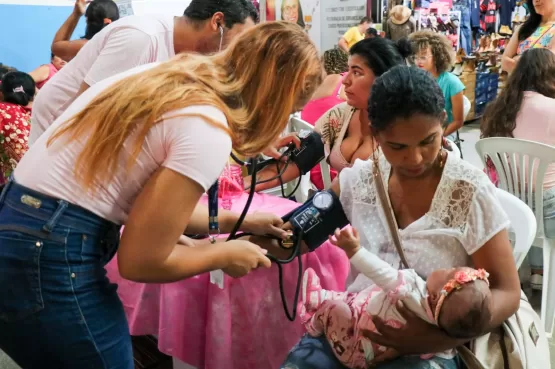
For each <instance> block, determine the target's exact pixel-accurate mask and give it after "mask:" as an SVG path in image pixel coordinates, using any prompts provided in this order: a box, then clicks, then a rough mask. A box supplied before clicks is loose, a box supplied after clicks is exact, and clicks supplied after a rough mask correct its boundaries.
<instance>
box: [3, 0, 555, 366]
mask: <svg viewBox="0 0 555 369" xmlns="http://www.w3.org/2000/svg"><path fill="white" fill-rule="evenodd" d="M284 4H285V2H284ZM288 6H289V5H288ZM529 6H530V8H531V13H532V14H535V16H534V17H531V18H530V19H529V21H527V22H528V23H525V25H524V26H523V29H525V30H526V31H525V34H526V35H528V36H530V35H532V36H530V37H533V35H534V34H535V33H534V32H535V31H534V29H533V28H534V27H536V28H538V27H543V26H545V25H546V24H548V23H549V24H555V1H554V0H550V1H544V2H543V3H542V5H541V7H539V8H538V9H535V8H534V4H529ZM294 13H295V9H294V8H291V9H287V11H286V10H284V9H282V14H294ZM83 15H84V16H85V17H86V18H87V30H86V34H85V35H84V37H83V38H82V39H80V40H74V41H70V39H71V35H72V33H73V31H74V29H75V27H76V24H77V22H78V20H79V18H80V17H81V16H83ZM118 18H119V14H118V12H117V6H116V4H115V3H114V2H113V1H111V0H94V1H92V2H91V3H90V4H88V7H87V2H86V1H85V0H77V1H76V4H75V9H74V11H73V13H72V14H71V15H70V17H69V18H68V19H67V20H66V22H65V23H64V24H63V25H62V27H61V28H60V30H59V31H58V33H57V34H56V36H55V38H54V40H53V43H52V54H51V64H48V65H43V66H41V67H39V68H38V69H36V70H35V71H33V72H31V73H29V74H27V73H24V72H21V71H17V70H15V69H14V68H11V67H7V66H4V65H0V80H1V85H0V87H1V94H0V143H1V148H2V151H1V154H0V170H1V171H2V177H3V181H4V185H3V187H2V192H1V195H0V332H2V333H1V334H0V349H2V350H3V351H5V352H6V353H7V354H8V355H9V356H10V357H12V358H13V359H14V361H15V362H17V363H18V364H19V365H20V366H21V367H23V368H29V369H34V368H41V369H44V368H91V369H92V368H94V369H98V368H106V369H111V368H114V369H115V368H125V369H132V368H133V367H134V363H133V350H132V344H131V339H130V335H129V328H128V323H127V319H126V315H125V312H124V309H123V305H122V303H121V301H120V299H119V297H118V294H117V292H116V288H114V285H113V284H112V283H110V281H109V280H108V278H107V277H106V272H105V270H104V267H105V265H106V264H107V263H108V262H109V261H110V260H111V259H112V257H113V256H114V255H115V254H116V252H117V255H118V268H119V272H120V274H121V275H122V276H123V277H124V278H126V279H129V280H132V281H137V282H143V283H169V282H174V281H180V280H183V279H186V278H190V277H193V276H196V275H199V274H202V273H207V272H210V271H214V270H223V272H224V273H225V274H227V275H228V276H230V277H233V278H240V277H242V276H245V275H247V274H249V273H256V270H257V269H259V268H270V267H271V266H272V264H271V262H270V259H269V258H268V257H267V253H268V252H270V253H274V252H275V251H276V250H278V249H279V245H278V244H277V243H278V241H277V240H276V239H275V238H274V239H271V238H268V237H265V236H267V235H273V236H275V237H276V238H278V239H284V238H286V237H287V235H288V233H287V231H286V229H287V224H284V222H283V220H282V219H281V218H280V217H279V216H277V215H275V214H271V213H254V214H249V215H248V216H247V219H246V221H245V222H244V223H243V226H242V230H243V231H246V232H249V233H252V234H253V235H252V236H249V237H247V238H242V239H239V240H233V241H227V242H224V240H220V239H216V238H212V237H210V238H207V239H204V240H196V239H192V238H189V237H187V236H184V230H185V234H201V233H209V229H208V222H207V219H208V218H209V212H208V209H207V207H206V206H204V205H201V204H199V200H200V199H201V196H202V195H203V194H204V193H205V192H206V191H207V190H208V189H209V188H210V187H211V186H212V184H213V183H214V182H215V181H216V180H217V179H218V177H219V175H220V173H221V172H222V170H223V169H224V167H225V165H226V163H227V161H228V159H229V155H230V153H231V152H232V151H233V152H235V153H237V154H238V155H241V156H244V157H250V156H256V155H259V154H261V153H278V152H277V151H276V150H277V149H279V148H281V147H283V146H286V145H289V144H291V143H292V142H295V143H298V139H297V138H296V137H293V136H288V137H286V138H281V136H282V133H283V131H284V129H285V128H286V126H287V124H288V121H289V117H290V116H291V114H293V113H296V112H301V117H302V119H303V120H305V121H307V122H308V123H310V124H312V125H314V127H315V128H314V129H315V131H316V132H318V133H319V134H320V135H321V137H322V140H323V143H324V146H325V154H326V155H325V159H324V160H327V161H328V163H329V164H330V166H331V168H332V171H333V172H332V174H333V178H334V181H333V184H332V186H331V189H330V190H331V191H333V192H334V193H335V194H336V195H337V196H338V198H339V201H340V203H341V206H342V207H343V209H344V212H345V215H346V216H347V218H348V220H349V222H350V224H351V226H352V228H350V227H349V228H346V229H344V230H343V231H340V230H337V231H336V230H334V229H331V230H330V235H331V239H330V241H331V242H332V243H333V244H335V245H336V246H337V247H340V248H341V249H343V250H344V251H345V253H346V255H347V257H348V258H349V259H350V261H351V270H350V273H349V277H348V280H347V281H346V282H345V283H343V281H341V282H340V284H344V285H345V289H344V290H343V291H328V290H325V289H323V288H322V287H321V286H320V285H319V281H318V276H317V275H316V274H315V273H314V272H313V271H311V270H308V271H307V273H306V274H305V278H304V280H303V288H302V290H303V296H302V300H303V301H302V302H303V304H302V307H303V309H302V312H301V320H302V322H303V323H304V325H305V326H306V328H307V332H308V333H307V334H306V335H304V336H303V337H298V339H299V342H298V344H297V345H296V346H295V347H293V348H292V349H291V351H290V352H289V353H287V352H284V353H283V364H282V365H281V368H282V369H313V368H320V369H342V368H357V369H358V368H366V367H368V366H369V365H375V366H376V367H377V368H379V369H394V368H395V369H404V368H413V369H414V368H416V369H432V368H445V369H456V368H462V367H463V366H462V364H461V361H460V359H459V357H458V356H457V354H456V352H455V348H456V347H458V346H460V345H462V344H464V343H466V342H468V341H469V340H471V339H474V338H476V337H478V336H480V335H482V334H485V333H487V332H490V331H491V330H493V329H495V328H497V327H499V326H500V325H501V324H502V322H503V321H505V320H506V319H507V318H508V317H510V316H511V315H513V314H514V313H515V312H516V311H517V309H518V307H519V301H520V292H521V286H520V281H519V277H518V273H517V270H516V267H515V263H514V259H513V256H512V249H511V245H510V242H509V238H508V232H507V228H508V227H509V225H510V224H509V220H508V218H507V216H506V214H505V213H504V211H503V208H502V207H501V204H500V203H499V201H498V200H497V197H496V195H495V191H496V188H495V178H494V175H495V173H494V171H491V170H487V171H486V172H487V173H488V174H489V177H488V175H487V174H486V173H484V171H483V170H482V169H481V168H477V167H475V166H473V165H471V164H470V163H468V162H466V161H464V160H462V159H461V158H460V157H458V156H456V155H454V154H453V153H452V152H450V151H449V150H447V149H446V144H445V142H446V141H445V139H444V138H445V137H449V136H451V135H452V134H454V133H455V132H456V131H457V130H458V129H460V127H462V125H463V123H464V116H463V90H464V86H463V85H462V83H461V82H460V81H459V80H458V78H457V77H455V76H454V75H452V74H451V73H450V71H451V69H452V67H453V63H454V52H453V49H452V46H451V42H450V41H448V40H447V38H446V37H445V36H442V35H439V34H436V33H433V32H432V31H417V32H413V33H412V34H411V35H410V37H408V38H406V37H402V38H399V39H398V40H396V41H393V40H391V39H389V38H386V37H382V36H383V35H382V34H380V33H379V32H377V31H376V30H375V29H374V28H372V27H371V19H369V18H363V19H362V20H361V21H360V24H359V25H358V26H355V27H353V28H352V29H351V30H349V31H348V32H347V34H346V35H345V37H343V38H341V39H340V40H339V41H338V47H337V48H335V49H333V50H327V51H325V52H324V53H323V56H320V53H319V51H318V50H317V48H316V46H315V45H314V44H313V43H312V41H311V40H310V39H309V37H308V35H307V33H306V32H305V30H304V29H303V28H302V27H299V25H298V24H296V22H293V21H277V22H266V23H262V24H258V23H259V18H258V11H257V9H256V8H255V6H254V5H253V3H252V2H251V1H250V0H218V1H216V0H192V1H191V4H190V5H189V6H188V7H187V8H186V9H185V12H184V14H183V16H181V17H173V16H129V17H125V18H122V19H119V20H118ZM301 18H302V14H301ZM538 19H540V21H538ZM523 34H524V33H523ZM517 37H518V36H517ZM517 39H518V40H520V38H517ZM554 41H555V40H554ZM525 42H527V41H526V39H524V40H520V43H525ZM552 43H553V42H552ZM542 45H543V44H542ZM549 45H550V44H548V45H547V46H546V47H543V48H540V47H538V46H534V47H530V50H527V51H523V52H522V53H521V54H519V58H512V57H511V59H510V60H508V61H507V65H510V66H511V67H510V69H511V75H510V78H509V80H508V83H507V85H506V86H505V88H504V90H503V91H502V93H501V94H500V96H499V97H498V98H497V100H496V101H494V102H493V103H492V104H491V105H490V106H489V107H488V109H487V111H486V114H485V116H484V118H483V120H482V122H481V129H482V136H483V137H514V138H524V139H529V140H534V141H538V142H543V143H547V144H550V145H555V136H554V135H553V132H552V131H553V130H552V129H551V128H552V126H551V124H555V121H554V119H555V118H554V117H555V114H551V113H555V110H554V109H555V54H554V53H553V49H554V48H553V47H551V46H549ZM513 46H514V47H512V48H511V47H509V48H508V49H507V50H508V52H509V53H510V52H511V50H513V49H515V48H516V46H515V45H513ZM517 46H518V45H517ZM519 50H520V49H519ZM513 51H514V50H513ZM324 70H325V73H323V71H324ZM277 86H279V88H278V87H277ZM269 102H271V103H269ZM278 154H279V153H278ZM278 170H279V168H277V169H276V168H274V167H266V168H265V169H264V170H262V171H261V172H260V173H259V179H260V180H265V179H268V178H273V177H275V176H276V174H277V172H276V171H278ZM376 171H377V172H379V173H381V174H380V176H378V177H377V176H376ZM300 174H301V173H300V171H299V169H298V168H297V167H296V166H295V165H291V166H289V167H288V168H287V171H285V172H284V173H283V174H282V180H283V181H285V182H287V181H290V180H293V179H294V178H296V177H299V176H300ZM377 178H384V181H383V183H381V182H377ZM311 180H312V182H313V183H314V184H315V186H316V187H318V188H320V189H323V188H324V184H323V181H322V176H321V173H320V171H319V166H317V167H315V168H314V169H313V170H312V173H311ZM245 182H246V183H245V185H246V186H247V187H250V186H251V185H255V184H251V183H249V182H248V179H247V178H246V179H245ZM276 184H277V179H276V181H274V182H272V181H268V182H266V183H264V184H259V185H256V190H257V191H261V190H264V189H267V188H270V187H273V186H275V185H276ZM381 186H383V187H385V189H386V193H387V196H389V200H390V201H389V202H390V206H391V210H392V212H393V214H394V218H395V221H396V223H397V226H398V227H397V228H398V229H399V238H400V240H401V243H402V245H403V249H404V253H405V254H406V258H407V260H408V262H409V264H410V268H412V271H410V272H409V271H402V270H401V269H403V262H404V261H403V259H404V257H402V256H401V255H400V254H399V252H398V250H397V249H396V247H395V243H394V236H393V235H392V234H391V233H390V230H389V229H388V227H387V223H388V220H387V219H386V218H387V216H386V214H385V212H384V211H383V209H384V207H386V204H385V203H383V202H382V199H381V198H380V196H379V193H380V188H381ZM544 186H545V192H544V198H545V202H544V214H545V224H546V233H547V235H548V236H551V235H552V236H553V237H555V221H554V220H555V191H554V190H553V189H554V188H555V168H551V167H550V169H549V170H548V173H547V174H546V181H545V183H544ZM415 194H418V196H415ZM238 219H239V214H236V213H234V212H231V211H225V210H220V212H219V231H220V232H221V233H222V234H224V233H227V232H230V231H231V229H232V228H233V227H234V225H235V223H236V222H237V221H238ZM531 263H532V265H533V274H534V276H536V277H533V280H532V283H535V284H536V285H540V286H541V268H542V260H541V252H540V253H539V254H537V253H536V254H534V252H532V254H531ZM405 264H406V263H405ZM405 266H406V265H405ZM469 317H470V318H469ZM261 329H263V327H261ZM283 329H287V327H283Z"/></svg>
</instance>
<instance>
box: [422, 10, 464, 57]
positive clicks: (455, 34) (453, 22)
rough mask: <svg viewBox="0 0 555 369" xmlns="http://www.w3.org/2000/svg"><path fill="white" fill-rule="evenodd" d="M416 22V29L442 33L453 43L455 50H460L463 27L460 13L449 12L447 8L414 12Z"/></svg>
mask: <svg viewBox="0 0 555 369" xmlns="http://www.w3.org/2000/svg"><path fill="white" fill-rule="evenodd" d="M414 19H415V20H416V29H417V30H421V29H430V30H432V31H434V32H438V33H441V34H443V35H445V36H447V38H448V39H449V40H450V41H451V42H452V44H453V49H454V50H455V51H457V50H459V47H460V41H459V40H460V38H461V27H460V19H461V12H460V11H452V10H448V8H447V7H445V8H439V9H419V10H416V11H415V12H414Z"/></svg>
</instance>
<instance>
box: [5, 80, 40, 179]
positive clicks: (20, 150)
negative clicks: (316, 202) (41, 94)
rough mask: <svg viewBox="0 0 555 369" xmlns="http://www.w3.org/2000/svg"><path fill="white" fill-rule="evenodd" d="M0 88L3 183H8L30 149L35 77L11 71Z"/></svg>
mask: <svg viewBox="0 0 555 369" xmlns="http://www.w3.org/2000/svg"><path fill="white" fill-rule="evenodd" d="M0 88H1V90H2V95H3V101H0V172H1V175H0V183H4V182H5V181H6V180H7V179H8V177H9V176H10V174H11V172H12V171H13V169H14V168H15V166H16V165H17V163H18V162H19V160H20V159H21V158H22V157H23V154H25V153H26V152H27V149H28V140H29V130H30V128H31V125H30V121H31V105H32V101H33V98H34V97H35V81H34V80H33V78H32V77H31V76H30V75H28V74H27V73H23V72H9V73H7V74H5V75H4V77H3V78H2V80H1V84H0Z"/></svg>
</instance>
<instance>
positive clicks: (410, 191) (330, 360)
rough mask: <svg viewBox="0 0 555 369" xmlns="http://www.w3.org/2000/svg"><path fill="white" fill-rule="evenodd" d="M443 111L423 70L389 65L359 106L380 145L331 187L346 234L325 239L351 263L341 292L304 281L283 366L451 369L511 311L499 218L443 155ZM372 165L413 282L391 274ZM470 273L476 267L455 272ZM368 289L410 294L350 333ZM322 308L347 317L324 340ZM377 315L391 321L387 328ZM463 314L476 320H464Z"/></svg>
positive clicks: (466, 173)
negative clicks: (460, 351) (338, 307)
mask: <svg viewBox="0 0 555 369" xmlns="http://www.w3.org/2000/svg"><path fill="white" fill-rule="evenodd" d="M444 108H445V102H444V98H443V94H442V92H441V89H440V88H439V86H438V85H437V83H436V82H435V81H434V79H433V78H432V77H431V76H430V75H429V74H428V73H426V72H424V71H421V70H418V69H416V68H410V67H405V66H399V67H395V68H393V69H392V70H390V71H389V72H387V73H385V74H383V75H382V76H380V77H379V78H377V79H376V81H375V83H374V85H373V87H372V92H371V97H370V101H369V109H368V112H369V120H370V122H371V130H372V134H373V136H374V139H375V140H376V142H377V144H378V145H379V148H380V150H379V151H377V152H376V154H375V158H376V160H368V161H361V160H357V161H356V162H355V163H354V165H353V167H352V168H347V169H345V170H343V171H342V172H341V174H340V176H339V181H336V183H335V184H334V185H333V186H332V189H333V191H335V192H336V193H337V194H339V197H340V200H341V203H342V205H343V208H344V210H345V214H346V215H347V217H348V218H349V220H350V222H351V224H352V227H353V230H349V229H346V230H344V231H341V232H340V231H339V230H338V231H337V232H336V237H334V238H333V239H332V243H335V244H336V245H338V246H339V247H341V248H343V249H344V250H345V251H346V253H347V256H349V257H350V258H351V264H352V268H351V273H350V276H349V279H348V281H347V292H349V293H350V294H348V295H347V294H345V293H343V294H341V293H336V292H333V291H322V290H321V288H319V285H318V278H317V276H315V275H314V273H312V274H310V272H308V273H307V274H305V278H304V282H303V283H304V288H303V290H304V291H303V302H304V305H303V312H302V314H301V318H302V319H301V320H302V321H303V323H305V325H306V326H307V328H309V329H308V331H309V334H307V335H305V336H304V337H303V338H302V339H301V341H300V342H299V343H298V344H297V345H296V346H295V347H294V348H293V349H292V350H291V352H290V353H289V355H288V357H287V359H286V361H285V363H284V364H283V365H282V368H288V369H316V368H318V369H344V368H351V367H353V368H355V367H356V368H358V367H368V366H370V365H376V367H377V368H379V369H405V368H406V369H408V368H411V369H435V368H445V369H456V368H460V367H461V364H460V362H459V360H458V359H457V357H456V355H455V351H454V350H453V349H454V348H456V347H457V346H459V345H461V344H464V343H465V342H467V341H469V340H471V339H472V338H474V337H476V336H479V335H481V334H484V333H486V332H488V331H490V330H491V329H493V328H496V327H498V326H500V325H501V323H502V322H503V321H504V320H506V319H507V318H508V317H510V316H511V315H512V314H514V313H515V312H516V310H517V309H518V306H519V298H520V283H519V279H518V275H517V270H516V267H515V262H514V260H513V256H512V249H511V245H510V243H509V239H508V233H507V227H508V226H509V220H508V218H507V216H506V214H505V213H504V211H503V209H502V207H501V205H500V203H499V202H498V200H497V198H496V192H495V191H496V190H495V188H494V186H493V185H492V184H491V182H490V181H489V180H488V178H487V176H486V175H485V174H484V173H482V172H481V171H480V170H479V169H478V168H475V167H473V166H472V165H471V164H470V163H468V162H465V161H462V160H461V159H459V158H457V157H455V155H452V154H450V153H448V152H447V151H445V150H444V149H442V144H441V143H442V122H443V121H444V120H445V112H444ZM374 163H377V164H374ZM374 165H378V167H379V169H380V172H381V174H382V177H383V179H384V187H385V188H386V192H387V194H388V195H389V198H390V201H391V207H392V210H393V213H394V216H395V219H396V221H397V224H398V227H399V229H400V231H399V233H400V238H401V244H402V246H403V249H404V253H405V255H406V258H407V260H408V263H409V264H410V266H411V268H413V269H414V274H411V275H406V274H403V273H404V272H405V271H404V272H403V273H401V272H398V271H397V270H396V269H402V268H403V267H402V265H401V262H400V257H399V253H398V252H397V251H396V247H395V244H394V242H393V238H392V236H391V233H390V231H389V228H388V225H387V221H386V218H385V213H384V209H385V208H384V206H382V204H381V201H380V199H379V196H378V193H377V189H376V183H375V182H374V176H373V166H374ZM380 259H381V263H380ZM372 263H374V264H372ZM376 263H378V264H376ZM376 265H377V266H376ZM470 266H472V267H473V268H476V269H471V268H463V267H470ZM482 269H483V270H482ZM380 270H383V273H377V271H380ZM372 273H374V275H372V280H370V279H369V278H368V277H367V275H369V274H372ZM388 273H389V274H388ZM488 273H489V275H488ZM386 277H387V278H386ZM384 278H385V279H384ZM397 279H398V285H396V283H397ZM426 279H427V282H426V281H425V280H426ZM380 281H381V282H380ZM388 281H389V282H391V283H393V284H389V285H388V284H387V283H389V282H388ZM379 282H380V283H379ZM375 284H377V285H380V284H382V285H383V286H380V287H384V286H385V287H386V288H384V290H386V289H387V288H390V289H391V291H390V292H388V293H390V294H398V293H400V292H399V288H405V289H406V288H409V289H410V291H411V292H410V293H409V294H411V293H412V294H413V297H412V298H411V299H408V300H406V301H407V302H406V303H405V304H404V305H401V304H397V305H396V304H393V306H386V305H384V304H381V305H379V307H381V309H382V310H384V311H385V313H384V312H383V311H379V310H380V308H378V309H377V310H376V311H377V312H379V313H377V314H376V316H375V317H373V319H372V320H371V322H370V323H369V324H368V326H369V328H368V330H367V331H366V330H364V329H358V328H360V327H359V326H357V322H356V320H357V319H359V318H360V319H363V318H364V316H363V315H364V314H361V315H360V316H357V314H358V313H359V312H360V311H362V310H364V309H366V310H368V309H370V307H371V306H372V304H375V301H374V300H373V299H374V297H373V295H372V294H371V293H369V292H368V288H371V287H369V286H373V285H375ZM446 286H451V287H450V289H449V288H448V287H446ZM453 286H458V287H460V288H458V287H457V288H453ZM446 289H447V290H449V291H451V292H450V293H446V292H445V290H446ZM460 294H463V295H460ZM461 296H467V297H468V298H461ZM357 299H358V300H357ZM361 299H362V300H361ZM325 300H336V301H338V300H341V301H343V302H346V305H342V306H343V307H345V306H348V307H349V309H348V310H349V311H350V313H352V314H353V317H352V318H353V319H354V320H353V322H354V323H353V324H352V326H351V327H348V326H346V327H345V329H343V330H340V329H338V330H335V331H334V332H333V337H330V335H326V332H325V329H326V327H329V325H330V324H334V323H333V322H334V321H333V318H330V316H329V314H328V313H329V311H327V312H325V311H323V310H322V309H324V310H325V309H326V306H327V305H329V301H325ZM357 301H358V302H357ZM361 301H362V302H361ZM404 301H405V300H404ZM408 301H413V302H416V304H412V305H411V306H409V305H410V304H411V303H409V302H408ZM457 301H459V303H457ZM334 304H335V303H334ZM357 304H358V305H357ZM409 308H410V309H409ZM311 309H312V311H311ZM327 309H328V310H330V309H329V306H328V308H327ZM357 309H358V310H357ZM420 310H421V313H419V312H420ZM387 312H391V314H394V316H395V317H397V318H396V319H393V321H396V322H400V323H401V324H392V323H391V321H390V320H389V318H388V316H387V314H386V313H387ZM382 313H383V314H382ZM318 314H320V315H318ZM326 314H328V315H326ZM472 314H475V316H476V319H475V320H472V319H470V320H468V319H466V317H467V316H468V315H472ZM317 316H319V318H318V317H317ZM330 319H331V320H330ZM335 323H337V321H335ZM386 323H387V324H386ZM311 324H312V325H311ZM374 326H375V327H374ZM465 327H467V328H465ZM311 328H312V329H311ZM318 330H320V332H318ZM341 332H343V333H341ZM447 332H449V333H447ZM356 342H366V343H367V345H364V344H357V343H356ZM386 348H387V349H386ZM369 352H370V353H371V354H370V355H369ZM430 353H432V354H430ZM433 353H436V354H433ZM426 354H428V355H426ZM346 355H347V356H349V358H351V359H352V358H353V357H355V356H356V355H358V356H359V360H358V361H356V360H354V361H353V360H351V361H349V360H346V359H345V357H346Z"/></svg>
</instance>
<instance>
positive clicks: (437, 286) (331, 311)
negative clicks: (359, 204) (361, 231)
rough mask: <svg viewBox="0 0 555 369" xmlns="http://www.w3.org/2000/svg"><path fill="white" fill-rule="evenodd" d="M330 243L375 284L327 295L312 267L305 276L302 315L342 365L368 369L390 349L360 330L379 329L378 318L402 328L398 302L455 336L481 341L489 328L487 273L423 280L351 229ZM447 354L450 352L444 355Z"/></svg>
mask: <svg viewBox="0 0 555 369" xmlns="http://www.w3.org/2000/svg"><path fill="white" fill-rule="evenodd" d="M330 241H331V243H333V244H334V245H336V246H339V247H340V248H342V249H343V250H344V251H345V252H346V254H347V256H349V258H350V260H351V263H352V264H353V266H354V267H355V268H356V269H358V270H359V271H360V272H361V273H363V274H365V275H366V276H367V277H368V278H370V279H371V280H372V281H373V282H374V283H375V284H374V285H372V286H369V287H368V288H366V289H364V290H362V291H361V292H358V293H349V292H335V291H327V290H324V289H322V287H321V286H320V283H319V278H318V276H317V275H316V273H315V272H314V271H313V270H312V269H307V270H306V272H305V273H304V276H303V290H302V300H303V304H302V308H301V313H300V316H301V319H302V321H303V324H304V325H305V326H306V328H307V331H308V333H309V334H310V335H311V336H321V335H326V337H327V339H328V341H329V343H330V346H331V347H332V349H333V351H334V353H335V355H336V356H337V358H338V359H339V360H340V361H341V362H342V363H343V365H345V366H347V367H349V368H353V369H365V368H367V367H368V364H369V363H370V362H371V361H372V359H373V358H374V357H376V356H378V355H379V354H381V353H383V352H385V351H386V348H385V347H383V346H379V345H377V344H375V343H373V342H371V341H370V340H369V339H368V338H366V337H365V336H363V335H362V332H363V331H365V330H370V331H376V327H375V325H374V323H373V318H374V317H379V318H381V319H382V320H383V321H384V322H386V324H388V325H391V326H394V327H400V326H402V325H403V324H404V323H405V320H404V318H403V317H402V315H401V314H400V313H399V312H398V310H397V308H396V306H397V303H398V302H399V301H402V302H403V304H404V305H405V306H406V307H407V308H408V309H410V310H411V311H412V312H414V313H415V314H417V315H418V316H419V317H420V318H422V319H424V320H425V321H427V322H429V323H431V324H434V325H437V326H439V327H441V328H442V329H443V330H444V331H445V332H446V333H447V334H448V335H449V336H451V337H454V338H461V339H464V338H469V339H470V338H474V337H477V336H479V335H480V334H482V333H483V331H484V327H487V326H488V325H489V321H490V318H491V310H490V309H491V291H490V289H489V282H488V279H487V277H488V273H487V272H486V271H485V270H483V269H480V270H475V269H472V268H467V267H460V268H452V269H439V270H436V271H434V272H433V273H431V274H430V275H429V277H428V280H427V281H424V279H422V278H421V277H419V276H418V275H417V274H416V272H415V271H414V270H412V269H407V270H397V269H395V268H393V267H392V266H390V265H389V264H387V263H386V262H384V261H383V260H381V259H380V258H379V257H377V256H376V255H374V254H372V253H370V252H369V251H368V250H366V249H364V248H361V247H360V242H359V237H358V233H357V231H356V230H355V229H353V228H345V229H343V230H342V231H339V230H337V231H336V232H335V238H333V237H330ZM445 355H452V353H446V354H442V356H445ZM433 356H434V355H426V356H425V357H423V358H431V357H433Z"/></svg>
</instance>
